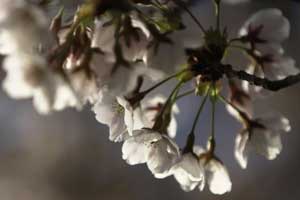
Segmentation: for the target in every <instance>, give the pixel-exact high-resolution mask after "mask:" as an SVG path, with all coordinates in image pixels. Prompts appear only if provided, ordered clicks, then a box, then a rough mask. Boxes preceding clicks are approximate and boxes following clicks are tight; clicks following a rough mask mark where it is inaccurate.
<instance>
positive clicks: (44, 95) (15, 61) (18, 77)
mask: <svg viewBox="0 0 300 200" xmlns="http://www.w3.org/2000/svg"><path fill="white" fill-rule="evenodd" d="M3 68H4V70H5V71H6V72H7V75H6V78H5V80H4V81H3V85H2V86H3V89H4V90H5V91H6V92H7V94H8V95H9V96H11V97H12V98H16V99H24V98H31V97H32V98H33V103H34V105H35V107H36V109H37V110H38V112H40V113H42V114H47V113H49V112H51V111H52V110H62V109H64V108H65V107H77V108H80V107H81V104H80V102H78V99H77V96H76V95H75V93H74V92H73V90H72V88H71V87H70V86H69V85H68V84H67V83H66V81H65V80H63V78H62V77H61V76H60V75H59V74H56V73H53V72H52V71H51V70H49V69H47V65H46V62H45V60H44V59H43V58H42V57H40V56H38V55H29V54H19V53H18V54H14V55H12V56H8V57H7V58H6V59H5V60H4V63H3Z"/></svg>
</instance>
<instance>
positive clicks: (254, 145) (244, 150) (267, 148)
mask: <svg viewBox="0 0 300 200" xmlns="http://www.w3.org/2000/svg"><path fill="white" fill-rule="evenodd" d="M290 129H291V127H290V124H289V121H288V119H286V118H285V117H282V116H278V115H270V116H266V117H264V118H257V119H254V120H251V121H250V122H249V125H248V127H246V128H244V129H243V130H242V131H241V132H240V133H239V134H238V135H237V137H236V140H235V157H236V159H237V161H238V163H239V164H240V166H241V167H242V168H244V169H245V168H246V167H247V163H248V154H249V152H251V151H256V152H257V153H258V154H261V155H263V156H264V157H266V158H267V159H268V160H273V159H275V158H276V157H277V156H278V154H279V153H280V152H281V150H282V143H281V134H282V133H284V132H289V131H290Z"/></svg>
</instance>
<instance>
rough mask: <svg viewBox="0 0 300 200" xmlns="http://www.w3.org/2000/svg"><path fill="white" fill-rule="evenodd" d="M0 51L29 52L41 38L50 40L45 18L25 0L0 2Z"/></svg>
mask: <svg viewBox="0 0 300 200" xmlns="http://www.w3.org/2000/svg"><path fill="white" fill-rule="evenodd" d="M0 13H1V14H0V53H1V54H11V53H14V52H17V51H22V52H27V53H31V52H32V51H33V50H34V48H37V47H38V45H39V44H40V43H41V41H42V40H43V39H47V41H49V40H50V37H49V34H48V28H47V24H48V23H47V18H46V16H45V15H44V13H42V11H41V10H40V9H39V8H38V7H35V6H33V5H31V4H29V3H27V2H26V1H23V0H15V1H7V0H4V1H1V2H0Z"/></svg>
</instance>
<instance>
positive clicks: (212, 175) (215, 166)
mask: <svg viewBox="0 0 300 200" xmlns="http://www.w3.org/2000/svg"><path fill="white" fill-rule="evenodd" d="M213 149H214V144H213V142H212V141H209V142H208V148H207V150H206V151H204V150H203V149H201V148H197V150H196V149H195V150H196V154H197V155H199V163H200V165H201V166H203V168H204V172H205V175H204V179H203V181H202V182H201V184H200V185H199V189H200V190H201V191H202V190H203V189H204V187H205V184H206V183H207V184H208V187H209V190H210V191H211V192H212V193H213V194H218V195H222V194H225V193H227V192H230V191H231V187H232V183H231V180H230V177H229V174H228V171H227V168H226V167H225V166H224V164H223V163H222V162H221V160H220V159H219V158H217V157H216V156H215V155H214V152H213V151H214V150H213Z"/></svg>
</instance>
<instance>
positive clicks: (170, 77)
mask: <svg viewBox="0 0 300 200" xmlns="http://www.w3.org/2000/svg"><path fill="white" fill-rule="evenodd" d="M185 71H186V69H185V70H182V71H180V72H178V73H176V74H173V75H171V76H169V77H167V78H166V79H164V80H162V81H160V82H158V83H157V84H155V85H153V86H152V87H150V88H149V89H147V90H144V91H142V92H141V93H140V94H141V95H147V94H148V93H149V92H151V91H152V90H155V89H156V88H158V87H159V86H161V85H163V84H164V83H166V82H168V81H169V80H171V79H173V78H176V77H178V76H179V75H180V74H182V73H183V72H185Z"/></svg>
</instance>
